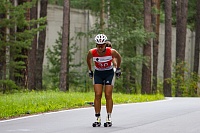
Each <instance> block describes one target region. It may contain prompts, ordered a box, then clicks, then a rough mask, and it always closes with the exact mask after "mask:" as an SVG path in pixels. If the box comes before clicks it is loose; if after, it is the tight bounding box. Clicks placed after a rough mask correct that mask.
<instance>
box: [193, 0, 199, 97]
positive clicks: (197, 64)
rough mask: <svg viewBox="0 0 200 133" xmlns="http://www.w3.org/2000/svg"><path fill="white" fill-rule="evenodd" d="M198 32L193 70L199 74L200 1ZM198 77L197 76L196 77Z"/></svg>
mask: <svg viewBox="0 0 200 133" xmlns="http://www.w3.org/2000/svg"><path fill="white" fill-rule="evenodd" d="M195 31H196V34H195V51H194V68H193V72H194V73H195V74H197V75H198V74H199V51H200V1H199V0H198V1H197V16H196V29H195ZM195 79H196V78H195ZM196 89H197V92H196V93H197V94H198V95H199V94H200V90H199V89H198V87H197V88H196Z"/></svg>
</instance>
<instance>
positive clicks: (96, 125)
mask: <svg viewBox="0 0 200 133" xmlns="http://www.w3.org/2000/svg"><path fill="white" fill-rule="evenodd" d="M92 126H93V127H100V126H101V122H94V123H93V124H92Z"/></svg>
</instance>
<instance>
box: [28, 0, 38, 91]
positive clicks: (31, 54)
mask: <svg viewBox="0 0 200 133" xmlns="http://www.w3.org/2000/svg"><path fill="white" fill-rule="evenodd" d="M30 19H31V20H32V19H37V3H36V4H35V6H33V7H32V8H31V10H30ZM36 27H37V25H34V26H33V27H31V28H36ZM36 49H37V35H35V36H34V39H33V41H32V44H31V49H29V51H28V89H29V90H33V89H35V74H36V73H35V66H36Z"/></svg>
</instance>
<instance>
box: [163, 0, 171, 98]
mask: <svg viewBox="0 0 200 133" xmlns="http://www.w3.org/2000/svg"><path fill="white" fill-rule="evenodd" d="M171 49H172V1H171V0H165V54H164V74H163V75H164V79H163V81H164V82H163V93H164V96H166V97H171V83H170V82H169V79H171V67H172V66H171V63H172V51H171Z"/></svg>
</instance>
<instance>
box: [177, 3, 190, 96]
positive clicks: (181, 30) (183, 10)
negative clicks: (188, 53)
mask: <svg viewBox="0 0 200 133" xmlns="http://www.w3.org/2000/svg"><path fill="white" fill-rule="evenodd" d="M187 9H188V0H183V1H182V0H177V22H176V66H178V68H179V69H176V79H177V85H176V94H175V96H177V97H179V96H182V89H181V88H180V86H181V82H184V81H183V80H181V79H180V78H178V77H180V76H181V77H182V79H184V70H183V69H182V68H183V67H184V64H185V44H186V26H187Z"/></svg>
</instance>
